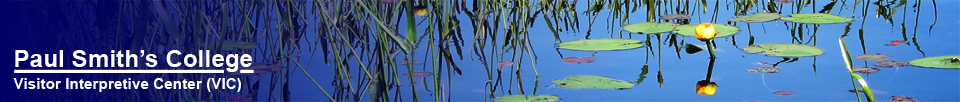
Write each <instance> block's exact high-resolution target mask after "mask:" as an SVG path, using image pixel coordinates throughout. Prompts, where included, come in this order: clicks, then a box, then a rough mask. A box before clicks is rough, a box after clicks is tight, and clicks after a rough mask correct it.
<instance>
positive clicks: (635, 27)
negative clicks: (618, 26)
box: [623, 22, 677, 34]
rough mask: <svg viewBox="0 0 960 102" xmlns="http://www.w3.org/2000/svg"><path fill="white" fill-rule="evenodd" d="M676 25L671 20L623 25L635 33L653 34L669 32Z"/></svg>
mask: <svg viewBox="0 0 960 102" xmlns="http://www.w3.org/2000/svg"><path fill="white" fill-rule="evenodd" d="M674 27H677V26H674V25H673V23H670V22H663V23H657V22H641V23H634V24H630V25H627V26H623V29H625V30H627V31H630V32H633V33H641V34H653V33H663V32H669V31H672V30H673V28H674Z"/></svg>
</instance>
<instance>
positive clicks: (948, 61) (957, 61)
mask: <svg viewBox="0 0 960 102" xmlns="http://www.w3.org/2000/svg"><path fill="white" fill-rule="evenodd" d="M910 65H913V66H920V67H925V68H942V69H958V68H960V55H947V56H936V57H924V58H920V59H915V60H913V61H910Z"/></svg>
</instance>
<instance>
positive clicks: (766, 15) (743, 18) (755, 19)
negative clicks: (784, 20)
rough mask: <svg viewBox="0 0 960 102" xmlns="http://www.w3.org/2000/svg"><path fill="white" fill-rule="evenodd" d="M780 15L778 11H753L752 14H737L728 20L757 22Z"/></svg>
mask: <svg viewBox="0 0 960 102" xmlns="http://www.w3.org/2000/svg"><path fill="white" fill-rule="evenodd" d="M780 17H781V16H780V14H778V13H770V12H761V13H754V14H752V15H745V16H737V17H736V18H730V19H729V20H730V21H733V22H747V23H757V22H766V21H772V20H777V19H779V18H780Z"/></svg>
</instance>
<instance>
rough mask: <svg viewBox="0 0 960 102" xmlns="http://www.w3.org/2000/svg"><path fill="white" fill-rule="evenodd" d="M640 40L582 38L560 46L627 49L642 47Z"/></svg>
mask: <svg viewBox="0 0 960 102" xmlns="http://www.w3.org/2000/svg"><path fill="white" fill-rule="evenodd" d="M640 42H642V41H640V40H633V39H584V40H574V41H567V42H563V43H560V48H563V49H570V50H582V51H611V50H627V49H634V48H639V47H642V46H643V44H642V43H640Z"/></svg>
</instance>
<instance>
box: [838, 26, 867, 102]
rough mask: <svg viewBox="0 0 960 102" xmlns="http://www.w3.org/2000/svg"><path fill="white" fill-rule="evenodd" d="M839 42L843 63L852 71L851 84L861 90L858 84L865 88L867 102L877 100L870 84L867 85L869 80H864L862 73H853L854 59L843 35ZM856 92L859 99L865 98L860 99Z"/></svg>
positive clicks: (848, 70)
mask: <svg viewBox="0 0 960 102" xmlns="http://www.w3.org/2000/svg"><path fill="white" fill-rule="evenodd" d="M838 42H839V43H840V53H841V54H842V55H843V62H844V63H843V64H845V65H846V68H847V72H849V73H850V81H851V82H852V83H851V84H852V85H853V89H855V90H859V89H857V85H858V84H859V85H860V87H861V88H863V90H864V92H863V93H864V95H866V96H867V102H873V101H876V100H874V97H873V92H872V91H870V86H869V85H867V80H864V79H863V77H861V76H860V74H854V73H853V60H852V59H851V58H850V51H847V44H846V43H844V41H843V37H840V38H839V39H838ZM856 94H857V101H861V100H863V99H860V93H856Z"/></svg>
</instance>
